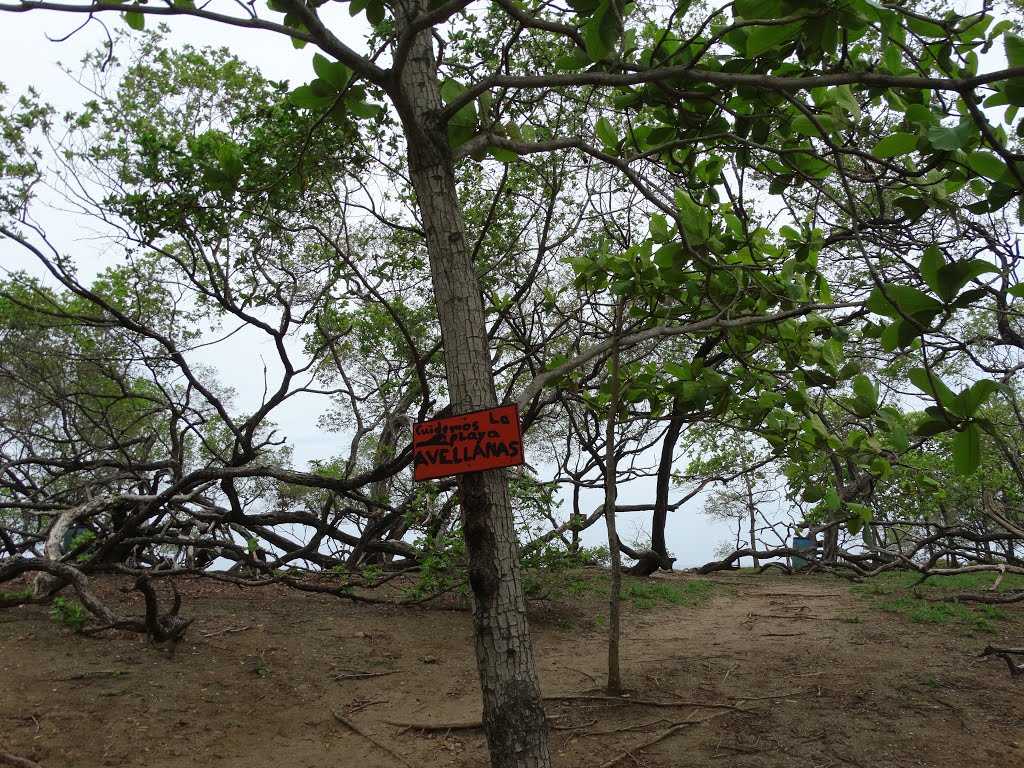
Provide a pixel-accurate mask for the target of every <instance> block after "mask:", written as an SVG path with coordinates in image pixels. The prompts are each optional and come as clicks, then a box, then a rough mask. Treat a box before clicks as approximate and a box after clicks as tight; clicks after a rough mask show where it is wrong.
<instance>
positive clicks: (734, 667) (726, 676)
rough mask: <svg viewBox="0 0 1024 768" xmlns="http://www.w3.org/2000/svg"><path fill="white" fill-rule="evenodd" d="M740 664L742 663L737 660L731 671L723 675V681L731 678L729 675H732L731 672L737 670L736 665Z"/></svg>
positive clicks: (730, 668)
mask: <svg viewBox="0 0 1024 768" xmlns="http://www.w3.org/2000/svg"><path fill="white" fill-rule="evenodd" d="M739 665H740V663H739V662H738V661H737V662H736V663H735V664H733V665H732V666H731V667H729V671H728V672H726V673H725V677H723V678H722V682H723V683H724V682H725V681H726V680H728V679H729V675H731V674H732V673H733V670H735V669H736V667H738V666H739Z"/></svg>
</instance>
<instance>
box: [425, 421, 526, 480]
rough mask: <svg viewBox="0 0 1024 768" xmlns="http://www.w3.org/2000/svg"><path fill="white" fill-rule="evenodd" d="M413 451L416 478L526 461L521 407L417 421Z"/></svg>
mask: <svg viewBox="0 0 1024 768" xmlns="http://www.w3.org/2000/svg"><path fill="white" fill-rule="evenodd" d="M412 452H413V464H414V465H415V475H414V476H415V479H416V480H432V479H433V478H435V477H447V476H449V475H461V474H464V473H466V472H479V471H480V470H482V469H497V468H499V467H512V466H515V465H516V464H522V463H523V462H524V461H525V460H524V458H523V437H522V433H521V431H520V429H519V407H518V406H517V405H514V404H513V405H503V406H501V407H499V408H490V409H488V410H486V411H473V412H472V413H464V414H462V415H461V416H451V417H449V418H447V419H437V420H436V421H423V422H420V423H419V424H414V425H413V429H412Z"/></svg>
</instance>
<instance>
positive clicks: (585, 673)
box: [566, 667, 597, 683]
mask: <svg viewBox="0 0 1024 768" xmlns="http://www.w3.org/2000/svg"><path fill="white" fill-rule="evenodd" d="M566 669H568V670H569V671H570V672H579V673H580V674H581V675H583V676H584V677H589V678H590V680H591V682H593V683H596V682H597V678H596V677H594V676H593V675H591V674H590V673H589V672H584V671H583V670H582V669H576V668H575V667H566Z"/></svg>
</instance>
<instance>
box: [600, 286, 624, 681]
mask: <svg viewBox="0 0 1024 768" xmlns="http://www.w3.org/2000/svg"><path fill="white" fill-rule="evenodd" d="M621 324H622V302H619V303H618V304H617V305H616V307H615V325H614V326H613V327H614V333H616V334H618V332H619V326H620V325H621ZM611 363H612V370H611V396H610V398H609V400H608V421H607V423H606V424H605V440H604V519H605V523H606V524H607V526H608V552H609V553H610V554H611V561H612V562H611V566H612V572H611V574H610V581H611V584H610V585H609V586H610V588H609V590H608V595H609V597H608V686H607V692H608V694H609V695H612V696H615V695H617V694H619V693H620V692H621V691H622V674H621V672H620V669H619V636H620V623H621V622H620V618H621V610H620V609H621V603H622V555H621V554H620V552H619V534H618V531H617V530H616V527H615V501H616V497H617V496H618V484H617V479H616V472H617V470H618V462H617V461H616V455H615V420H616V417H617V415H618V412H619V342H618V337H616V340H615V345H614V346H613V347H612V360H611Z"/></svg>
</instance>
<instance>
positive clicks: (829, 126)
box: [790, 115, 836, 138]
mask: <svg viewBox="0 0 1024 768" xmlns="http://www.w3.org/2000/svg"><path fill="white" fill-rule="evenodd" d="M814 119H815V121H817V124H815V122H812V121H811V118H809V117H808V116H807V115H797V116H796V117H794V118H793V122H792V123H791V124H790V128H792V130H793V132H794V133H799V134H800V135H801V136H810V137H811V138H821V137H822V133H821V131H822V130H824V131H825V132H826V133H832V132H833V131H834V130H835V127H836V121H835V120H834V119H833V118H832V117H830V116H829V115H815V116H814ZM819 125H820V126H821V128H820V129H819V128H818V126H819Z"/></svg>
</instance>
